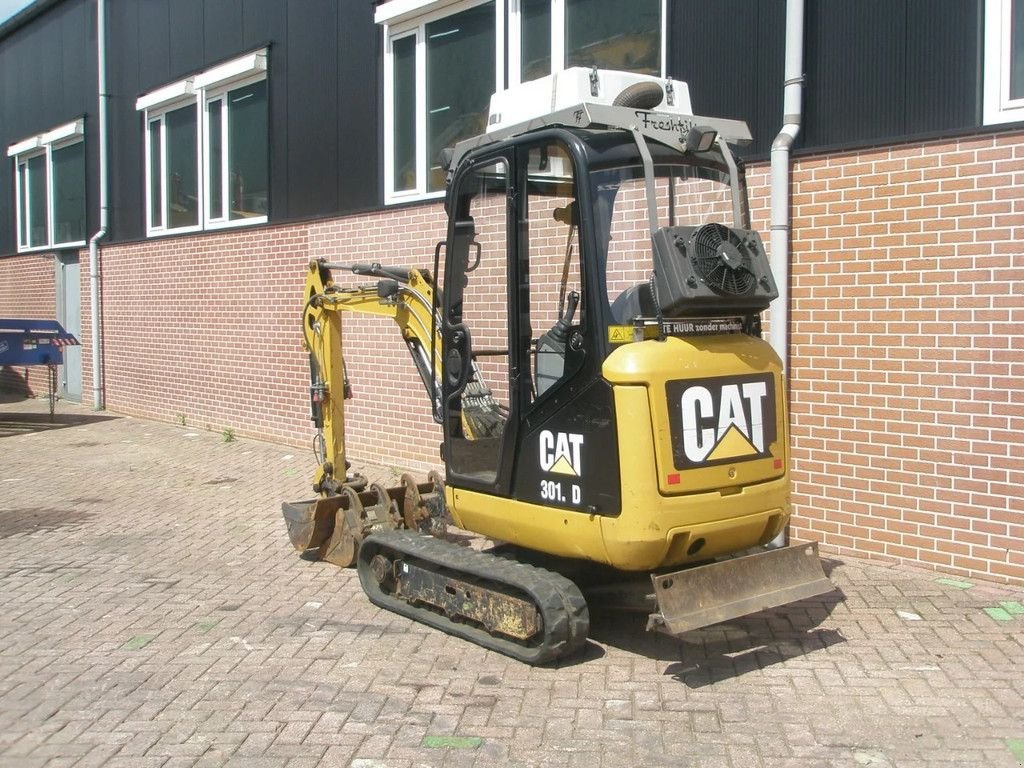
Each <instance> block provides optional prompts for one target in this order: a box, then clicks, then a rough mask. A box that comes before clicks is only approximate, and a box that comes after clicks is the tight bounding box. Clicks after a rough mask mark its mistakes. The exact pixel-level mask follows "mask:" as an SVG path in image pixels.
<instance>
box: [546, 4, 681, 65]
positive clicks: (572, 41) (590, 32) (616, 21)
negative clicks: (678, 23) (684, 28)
mask: <svg viewBox="0 0 1024 768" xmlns="http://www.w3.org/2000/svg"><path fill="white" fill-rule="evenodd" d="M565 49H566V59H567V61H566V66H567V67H590V66H593V65H595V64H596V65H597V66H598V67H601V68H602V69H621V70H625V71H627V72H639V73H642V74H650V75H658V74H661V0H632V2H629V3H624V2H621V0H566V4H565Z"/></svg>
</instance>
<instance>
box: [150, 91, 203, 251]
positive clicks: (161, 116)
mask: <svg viewBox="0 0 1024 768" xmlns="http://www.w3.org/2000/svg"><path fill="white" fill-rule="evenodd" d="M188 91H189V94H188V98H184V99H181V98H178V99H174V100H171V101H169V102H163V103H161V104H160V105H159V106H157V107H153V108H151V109H146V110H145V113H146V114H145V121H144V123H143V131H144V133H145V142H144V144H145V156H146V172H145V180H146V236H147V237H156V236H159V235H171V234H181V233H185V232H199V231H201V230H202V228H203V217H202V215H201V211H202V193H201V191H198V192H197V194H199V196H200V200H199V201H198V203H197V205H198V206H199V211H200V215H199V216H198V217H197V219H196V223H195V224H192V225H189V226H184V227H171V226H168V221H167V210H168V198H167V172H166V168H167V121H166V119H165V118H166V117H167V113H169V112H174V111H175V110H178V109H182V108H184V107H188V106H192V105H196V174H197V175H196V178H197V179H202V178H203V153H202V150H201V149H200V147H202V143H201V137H202V118H201V106H200V105H199V103H198V101H197V99H196V97H195V96H194V95H193V94H192V93H191V81H189V86H188ZM153 123H159V124H160V179H159V181H160V204H161V206H162V210H161V211H160V223H159V224H158V225H155V226H154V225H153V198H152V190H153V178H152V173H153V159H152V152H153V147H152V134H151V132H150V129H149V128H150V125H152V124H153ZM199 186H200V187H202V184H200V185H199Z"/></svg>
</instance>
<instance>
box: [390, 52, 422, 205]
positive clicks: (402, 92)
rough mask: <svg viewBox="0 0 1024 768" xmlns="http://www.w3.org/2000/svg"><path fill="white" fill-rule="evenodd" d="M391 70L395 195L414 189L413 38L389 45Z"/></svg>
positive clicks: (414, 60)
mask: <svg viewBox="0 0 1024 768" xmlns="http://www.w3.org/2000/svg"><path fill="white" fill-rule="evenodd" d="M391 50H392V63H393V66H394V83H393V86H394V87H393V91H394V116H395V117H394V130H393V132H392V135H393V137H394V147H395V149H394V164H395V175H394V180H393V183H394V185H395V191H396V192H398V191H401V190H407V189H416V36H415V35H411V36H409V37H403V38H402V39H400V40H395V41H394V42H393V43H392V44H391Z"/></svg>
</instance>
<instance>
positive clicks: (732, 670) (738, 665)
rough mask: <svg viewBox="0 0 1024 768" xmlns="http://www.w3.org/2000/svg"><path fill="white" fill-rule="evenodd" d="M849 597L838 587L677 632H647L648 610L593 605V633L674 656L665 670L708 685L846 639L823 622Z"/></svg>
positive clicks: (658, 656)
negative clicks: (812, 595)
mask: <svg viewBox="0 0 1024 768" xmlns="http://www.w3.org/2000/svg"><path fill="white" fill-rule="evenodd" d="M835 564H840V565H841V563H838V562H837V561H833V565H835ZM844 599H845V596H844V595H843V593H842V592H841V591H840V590H838V589H837V590H835V591H834V592H830V593H828V594H825V595H822V596H820V597H816V598H813V599H811V600H802V601H798V602H796V603H791V604H790V605H785V606H781V607H779V608H774V609H772V610H768V611H761V612H759V613H754V614H751V615H749V616H744V617H742V618H739V619H732V620H731V621H728V622H723V623H721V624H715V625H712V626H710V627H704V628H702V629H697V630H693V631H692V632H686V633H684V634H682V635H679V636H678V637H672V636H670V635H666V634H662V633H659V632H648V631H647V617H646V615H642V614H638V613H623V612H619V611H613V610H602V609H600V608H595V607H593V606H592V607H591V609H590V618H591V625H590V637H591V638H593V639H594V640H596V641H598V642H601V643H605V644H607V645H611V646H615V647H617V648H621V649H623V650H626V651H629V652H631V653H638V654H640V655H643V656H646V657H648V658H651V659H655V660H657V661H671V662H672V663H671V664H669V665H668V667H667V668H666V669H665V674H666V675H668V676H670V677H672V678H674V679H676V680H678V681H679V682H681V683H684V684H685V685H687V686H689V687H690V688H703V687H704V686H707V685H712V684H714V683H717V682H720V681H722V680H727V679H730V678H734V677H740V676H741V675H744V674H746V673H748V672H752V671H754V670H759V669H765V668H766V667H770V666H773V665H775V664H780V663H782V662H784V661H788V660H789V659H793V658H797V657H799V656H806V655H808V654H811V653H814V652H815V651H819V650H822V649H823V648H828V647H829V646H833V645H838V644H840V643H844V642H846V638H844V637H843V636H842V635H841V634H840V633H839V632H838V631H836V630H834V629H825V628H821V627H820V626H819V625H820V624H821V623H822V622H823V621H825V620H826V619H827V618H828V616H829V615H830V614H831V613H832V611H833V610H834V609H835V607H836V605H838V604H839V603H840V602H842V601H843V600H844Z"/></svg>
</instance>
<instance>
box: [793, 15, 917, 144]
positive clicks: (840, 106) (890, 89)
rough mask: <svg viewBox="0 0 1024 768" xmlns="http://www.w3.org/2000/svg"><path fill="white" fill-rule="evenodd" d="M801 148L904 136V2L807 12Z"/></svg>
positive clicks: (905, 23)
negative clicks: (805, 81)
mask: <svg viewBox="0 0 1024 768" xmlns="http://www.w3.org/2000/svg"><path fill="white" fill-rule="evenodd" d="M806 24H807V29H806V35H805V39H806V42H807V44H806V49H805V57H806V58H805V65H806V69H807V74H808V78H807V85H806V90H805V105H806V109H805V121H804V129H803V130H804V133H805V135H804V145H805V146H837V145H843V144H848V143H855V142H863V141H875V140H881V139H886V138H890V137H894V136H900V135H902V134H903V132H904V130H903V124H904V120H903V107H904V105H903V98H902V97H903V82H904V79H905V77H906V31H907V13H906V2H905V0H858V2H855V3H847V2H843V3H837V2H829V1H828V0H817V1H816V2H810V3H808V5H807V21H806Z"/></svg>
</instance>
